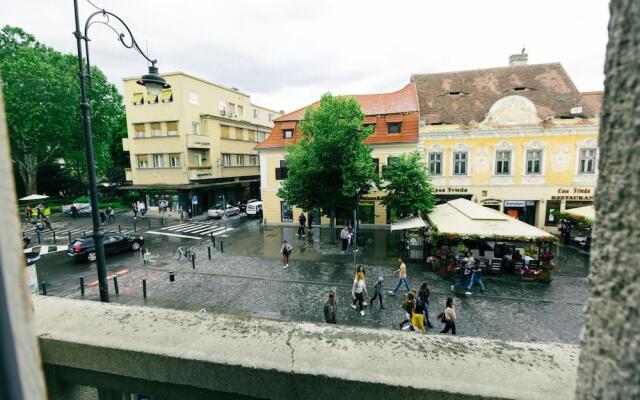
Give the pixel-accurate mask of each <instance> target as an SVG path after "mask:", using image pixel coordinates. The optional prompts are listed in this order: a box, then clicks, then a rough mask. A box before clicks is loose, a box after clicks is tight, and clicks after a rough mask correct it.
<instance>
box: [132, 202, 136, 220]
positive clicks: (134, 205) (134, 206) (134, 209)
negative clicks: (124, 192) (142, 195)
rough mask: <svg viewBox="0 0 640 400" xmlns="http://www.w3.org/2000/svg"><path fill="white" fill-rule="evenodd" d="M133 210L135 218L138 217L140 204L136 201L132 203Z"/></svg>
mask: <svg viewBox="0 0 640 400" xmlns="http://www.w3.org/2000/svg"><path fill="white" fill-rule="evenodd" d="M131 211H133V219H138V205H137V204H136V203H133V204H131Z"/></svg>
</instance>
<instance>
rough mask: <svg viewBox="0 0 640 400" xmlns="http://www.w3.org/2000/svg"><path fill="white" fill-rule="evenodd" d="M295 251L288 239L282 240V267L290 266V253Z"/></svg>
mask: <svg viewBox="0 0 640 400" xmlns="http://www.w3.org/2000/svg"><path fill="white" fill-rule="evenodd" d="M291 251H293V247H291V245H290V244H289V243H287V241H286V240H283V241H282V247H280V253H282V268H284V269H287V267H288V266H289V255H290V254H291Z"/></svg>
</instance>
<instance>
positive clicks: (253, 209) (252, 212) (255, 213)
mask: <svg viewBox="0 0 640 400" xmlns="http://www.w3.org/2000/svg"><path fill="white" fill-rule="evenodd" d="M262 204H263V203H262V201H260V200H256V201H252V202H251V203H247V216H248V217H252V218H253V217H259V216H260V214H261V213H262Z"/></svg>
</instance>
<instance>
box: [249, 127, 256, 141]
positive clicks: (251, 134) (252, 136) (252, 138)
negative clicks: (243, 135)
mask: <svg viewBox="0 0 640 400" xmlns="http://www.w3.org/2000/svg"><path fill="white" fill-rule="evenodd" d="M249 141H250V142H255V141H256V131H252V130H251V129H249Z"/></svg>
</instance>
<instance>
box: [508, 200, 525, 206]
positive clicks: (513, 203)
mask: <svg viewBox="0 0 640 400" xmlns="http://www.w3.org/2000/svg"><path fill="white" fill-rule="evenodd" d="M504 206H505V207H520V208H524V207H525V206H526V201H524V200H505V201H504Z"/></svg>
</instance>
